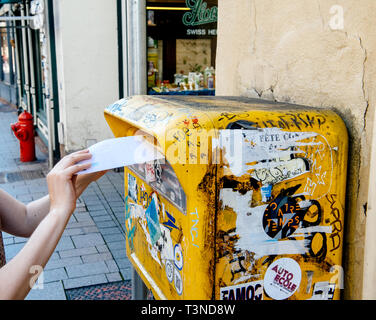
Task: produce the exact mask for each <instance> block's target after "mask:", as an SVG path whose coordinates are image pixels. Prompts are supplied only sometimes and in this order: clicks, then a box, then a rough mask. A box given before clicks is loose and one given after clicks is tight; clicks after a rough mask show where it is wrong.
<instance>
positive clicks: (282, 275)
mask: <svg viewBox="0 0 376 320" xmlns="http://www.w3.org/2000/svg"><path fill="white" fill-rule="evenodd" d="M301 279H302V271H301V269H300V266H299V264H298V263H297V262H296V261H295V260H293V259H290V258H281V259H278V260H276V261H274V262H273V263H272V264H271V265H270V266H269V267H268V269H267V270H266V272H265V277H264V290H265V292H266V293H267V294H268V296H270V297H271V298H273V299H275V300H283V299H287V298H288V297H290V296H292V295H293V294H294V292H295V291H296V290H297V289H298V288H299V285H300V281H301Z"/></svg>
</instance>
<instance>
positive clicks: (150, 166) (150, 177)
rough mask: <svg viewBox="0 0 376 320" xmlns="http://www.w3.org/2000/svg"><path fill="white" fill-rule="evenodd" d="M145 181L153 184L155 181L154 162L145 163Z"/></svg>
mask: <svg viewBox="0 0 376 320" xmlns="http://www.w3.org/2000/svg"><path fill="white" fill-rule="evenodd" d="M145 180H146V182H148V183H150V182H155V181H156V180H157V178H156V176H155V170H154V162H146V163H145Z"/></svg>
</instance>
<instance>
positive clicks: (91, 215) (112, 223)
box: [0, 104, 131, 300]
mask: <svg viewBox="0 0 376 320" xmlns="http://www.w3.org/2000/svg"><path fill="white" fill-rule="evenodd" d="M16 121H17V113H16V111H15V110H14V109H12V108H11V107H9V106H7V105H2V104H0V188H1V189H3V190H5V191H7V192H8V193H10V194H11V195H12V196H14V197H16V198H17V199H18V200H20V201H22V202H24V203H28V202H30V201H32V200H35V199H38V198H40V197H42V196H44V195H46V194H47V184H46V180H45V175H46V174H47V172H48V169H47V155H45V154H43V153H42V152H41V151H40V150H39V149H38V147H37V148H36V155H37V159H38V160H37V161H35V162H32V163H21V162H20V161H19V157H20V156H19V143H18V140H17V139H16V138H15V136H14V135H13V133H12V132H11V130H10V124H11V123H13V122H16ZM124 219H125V218H124V180H123V173H122V172H120V173H117V172H114V171H110V172H108V173H107V174H106V175H104V176H103V177H102V178H101V179H99V180H98V181H97V182H94V183H92V184H91V185H90V186H89V187H88V188H87V189H86V190H85V192H84V193H83V194H82V195H81V197H80V198H79V199H78V202H77V208H76V210H75V212H74V214H73V215H72V217H71V219H70V221H69V223H68V225H67V228H66V230H65V231H64V233H63V236H62V238H61V240H60V241H59V243H58V245H57V247H56V249H55V252H54V253H53V255H52V257H51V259H50V260H49V262H48V263H47V265H46V267H45V269H44V272H43V289H33V290H31V291H30V293H29V295H28V296H27V298H26V299H31V300H34V299H38V300H66V299H67V292H66V291H67V290H68V291H69V290H70V289H75V288H81V287H86V286H90V285H97V284H106V283H115V282H119V281H124V280H130V279H131V263H130V262H129V260H128V258H127V257H126V251H125V231H124V224H125V221H124ZM3 238H4V245H5V253H6V258H7V261H9V260H10V259H12V258H13V257H14V256H15V255H16V254H17V253H18V252H19V251H20V250H21V248H22V247H23V246H24V244H25V242H26V241H27V239H26V238H20V237H14V236H11V235H9V234H7V233H3ZM41 278H42V277H40V278H39V279H40V280H41Z"/></svg>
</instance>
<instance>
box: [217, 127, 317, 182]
mask: <svg viewBox="0 0 376 320" xmlns="http://www.w3.org/2000/svg"><path fill="white" fill-rule="evenodd" d="M317 135H318V134H317V133H315V132H287V131H282V130H281V129H279V128H265V129H258V130H241V129H235V130H220V133H219V136H220V141H219V146H220V147H221V148H222V149H223V150H224V151H225V154H224V158H225V160H226V161H227V163H228V167H229V168H230V170H231V172H232V173H233V174H234V175H236V176H242V175H243V174H245V173H247V171H248V170H250V169H256V168H262V167H263V166H264V165H265V164H264V163H262V164H257V162H261V161H274V162H275V163H276V164H277V163H278V165H280V163H279V162H280V159H287V158H291V156H292V155H293V154H297V153H304V152H303V151H302V150H300V149H299V148H298V147H302V146H304V147H305V146H313V145H319V144H322V143H321V142H318V143H316V142H302V140H306V139H310V138H313V137H316V136H317ZM255 162H256V163H255ZM267 166H268V165H267ZM268 168H270V167H269V166H268Z"/></svg>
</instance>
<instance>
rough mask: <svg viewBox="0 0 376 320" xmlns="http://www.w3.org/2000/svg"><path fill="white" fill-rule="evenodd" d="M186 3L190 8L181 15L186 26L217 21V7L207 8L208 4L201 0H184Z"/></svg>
mask: <svg viewBox="0 0 376 320" xmlns="http://www.w3.org/2000/svg"><path fill="white" fill-rule="evenodd" d="M186 4H187V7H188V8H190V9H191V10H190V11H189V12H186V13H185V14H184V16H183V23H184V24H185V25H186V26H198V25H202V24H207V23H213V22H217V16H218V7H216V6H213V7H211V8H208V4H207V3H206V2H205V1H203V0H186Z"/></svg>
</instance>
